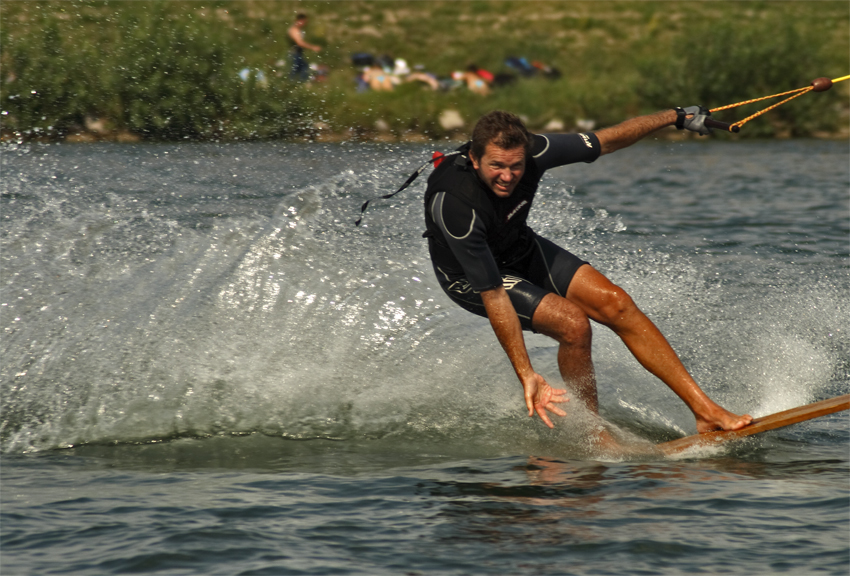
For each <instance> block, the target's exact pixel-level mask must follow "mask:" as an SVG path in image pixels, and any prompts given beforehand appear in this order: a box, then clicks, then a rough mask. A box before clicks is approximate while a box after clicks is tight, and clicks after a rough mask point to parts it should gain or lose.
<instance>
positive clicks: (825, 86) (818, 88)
mask: <svg viewBox="0 0 850 576" xmlns="http://www.w3.org/2000/svg"><path fill="white" fill-rule="evenodd" d="M848 78H850V76H842V77H841V78H835V79H834V80H830V79H829V78H818V79H816V80H814V81H813V82H812V83H811V84H809V85H808V86H804V87H803V88H797V89H796V90H789V91H788V92H781V93H779V94H772V95H770V96H763V97H762V98H754V99H752V100H744V101H743V102H736V103H735V104H729V105H728V106H721V107H719V108H712V109H711V110H710V112H712V113H713V112H720V111H721V110H731V109H732V108H737V107H738V106H746V105H747V104H753V103H755V102H762V101H764V100H770V99H771V98H780V97H782V96H788V95H789V94H790V95H791V96H788V98H786V99H785V100H783V101H782V102H777V103H776V104H774V105H772V106H768V107H767V108H765V109H764V110H759V111H758V112H756V113H755V114H753V115H751V116H747V117H746V118H744V119H743V120H738V121H737V122H732V123H731V124H729V123H726V122H717V121H711V122H710V123H709V122H706V126H710V127H711V128H719V129H721V130H728V131H729V132H738V131H740V130H741V126H743V125H744V124H746V123H747V122H749V121H750V120H752V119H753V118H758V117H759V116H761V115H762V114H764V113H765V112H770V111H771V110H773V109H774V108H778V107H779V106H782V105H783V104H785V103H786V102H790V101H791V100H793V99H794V98H797V97H799V96H802V95H803V94H806V93H807V92H826V91H827V90H829V89H830V88H832V85H833V84H837V83H838V82H843V81H845V80H847V79H848Z"/></svg>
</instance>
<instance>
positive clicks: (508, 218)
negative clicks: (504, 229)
mask: <svg viewBox="0 0 850 576" xmlns="http://www.w3.org/2000/svg"><path fill="white" fill-rule="evenodd" d="M526 204H528V200H523V201H522V202H520V203H519V204H517V206H516V208H514V209H513V210H511V211H510V213H509V214H508V217H507V218H505V222H507V221H508V220H510V219H511V218H513V217H514V216H516V213H517V212H519V211H520V210H522V207H523V206H525V205H526Z"/></svg>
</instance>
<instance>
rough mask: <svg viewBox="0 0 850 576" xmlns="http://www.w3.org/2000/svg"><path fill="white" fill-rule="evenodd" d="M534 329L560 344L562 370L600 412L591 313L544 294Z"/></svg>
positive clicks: (597, 411) (559, 361) (552, 295)
mask: <svg viewBox="0 0 850 576" xmlns="http://www.w3.org/2000/svg"><path fill="white" fill-rule="evenodd" d="M532 324H533V326H534V329H535V330H536V331H537V332H539V333H541V334H544V335H546V336H549V337H550V338H554V339H555V340H556V341H557V342H558V344H559V347H558V370H559V371H560V373H561V378H563V380H564V382H565V383H567V384H569V385H570V386H571V387H572V388H573V389H574V390H575V392H576V394H577V395H578V396H579V398H580V399H581V400H582V401H583V402H584V403H585V404H586V405H587V407H588V408H589V409H590V410H592V411H593V412H594V413H597V414H598V413H599V398H598V395H597V392H596V373H595V372H594V370H593V359H592V357H591V337H592V333H591V327H590V322H589V321H588V319H587V315H586V314H585V313H584V312H583V311H582V310H581V309H580V308H579V307H578V306H576V305H575V304H573V303H572V302H570V301H569V300H566V299H565V298H561V297H560V296H557V295H556V294H547V295H546V296H544V297H543V300H541V302H540V304H539V305H538V306H537V310H535V312H534V318H533V320H532Z"/></svg>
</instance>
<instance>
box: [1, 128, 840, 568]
mask: <svg viewBox="0 0 850 576" xmlns="http://www.w3.org/2000/svg"><path fill="white" fill-rule="evenodd" d="M718 140H719V138H718V139H716V140H715V141H708V140H705V141H695V142H688V143H675V144H673V143H659V142H646V143H641V144H639V145H636V146H634V147H632V148H630V149H628V150H623V151H621V152H618V153H617V154H615V155H613V156H607V157H604V158H602V159H600V160H599V161H597V162H596V163H594V164H591V165H583V164H582V165H576V166H570V167H563V168H559V169H556V170H553V171H551V172H550V173H549V174H548V175H547V176H546V178H545V179H544V181H543V185H542V188H541V191H540V193H539V195H538V198H537V200H536V203H535V207H534V209H533V210H532V224H533V227H534V228H535V229H536V230H537V231H538V232H540V233H542V234H544V235H546V236H547V237H550V238H552V239H553V240H555V241H557V242H558V243H560V244H561V245H563V246H565V247H566V248H568V249H570V250H571V251H573V252H575V253H577V254H578V255H580V256H581V257H583V258H584V259H586V260H589V261H590V262H591V263H593V264H594V266H595V267H596V268H598V269H600V270H601V271H603V272H604V273H605V274H607V275H608V276H609V277H610V278H611V279H612V280H614V281H615V282H616V283H618V284H620V285H621V286H623V287H624V288H626V289H627V290H628V291H629V293H630V294H631V295H632V296H633V298H634V299H635V300H636V301H637V303H638V305H639V306H640V307H641V308H642V309H643V310H644V311H645V312H647V314H648V315H649V316H650V317H651V318H652V319H653V320H655V322H656V323H657V324H658V325H659V327H660V328H661V329H662V331H663V332H664V333H665V334H666V335H667V337H668V339H669V340H670V341H671V343H672V344H673V346H674V348H676V350H677V351H678V352H679V354H680V355H681V357H682V359H683V360H684V362H685V364H686V365H687V366H688V368H689V369H690V370H691V372H692V373H693V374H694V376H695V377H696V378H697V380H698V381H699V382H700V383H701V385H702V386H703V387H704V388H705V389H706V391H707V392H708V393H709V394H710V395H711V396H712V397H713V398H715V399H716V400H718V401H719V402H720V403H722V404H724V405H725V406H727V407H729V408H730V409H732V410H737V411H741V412H744V411H747V412H750V413H752V414H753V415H755V416H762V415H766V414H769V413H772V412H776V411H779V410H784V409H787V408H791V407H794V406H797V405H801V404H805V403H809V402H813V401H816V400H821V399H824V398H829V397H832V396H836V395H839V394H846V393H848V391H850V360H848V359H850V337H848V333H847V329H848V325H849V324H848V304H847V303H848V302H850V281H848V266H847V265H848V256H850V254H848V248H850V243H849V242H848V239H849V238H850V213H848V190H850V149H848V144H847V143H846V142H811V141H790V142H765V143H737V142H720V141H718ZM448 146H449V145H446V146H445V147H444V148H448ZM431 151H432V148H430V147H424V146H421V145H409V146H385V145H363V144H346V145H296V144H256V143H252V144H232V145H213V144H210V145H110V144H97V145H50V146H47V145H32V146H19V147H7V148H5V149H3V150H2V204H0V206H2V212H0V222H2V228H0V231H1V233H2V236H0V241H2V244H0V258H2V292H0V327H2V349H0V354H2V355H0V385H1V386H2V416H1V417H0V463H2V467H0V479H2V490H0V499H2V522H0V536H2V540H0V546H2V551H1V552H2V553H1V554H0V570H2V573H3V574H4V575H5V574H22V575H26V574H128V573H161V574H210V575H213V574H221V575H232V574H316V575H325V574H370V575H371V574H525V573H540V574H685V573H708V574H718V573H724V574H725V573H729V574H773V573H789V574H810V573H823V574H840V575H842V576H843V575H846V574H847V571H848V568H850V546H848V542H849V541H850V506H848V497H849V496H850V490H848V485H850V464H849V463H850V453H849V452H848V450H850V433H848V432H849V431H848V415H847V413H846V412H844V413H839V414H834V415H830V416H826V417H823V418H819V419H816V420H812V421H809V422H806V423H803V424H799V425H796V426H792V427H789V428H785V429H781V430H777V431H773V432H769V433H765V434H761V435H758V436H754V437H752V438H750V439H749V440H746V441H744V442H741V443H738V444H734V445H731V446H727V447H725V448H716V449H712V450H706V449H704V450H701V451H695V452H690V453H686V454H684V455H683V456H681V457H677V458H675V459H664V458H660V457H657V456H647V455H645V454H646V453H647V448H648V447H649V446H650V445H651V444H653V443H657V442H661V441H665V440H670V439H673V438H677V437H679V436H683V435H687V434H691V433H693V432H694V423H693V419H692V418H691V417H690V413H689V412H688V410H687V409H686V408H685V406H684V405H683V404H682V403H681V402H680V401H679V400H678V399H677V398H676V397H675V395H673V394H672V393H671V392H670V391H669V390H668V389H667V388H666V387H665V386H664V385H663V384H661V383H659V382H658V381H656V380H655V379H654V378H653V377H651V376H650V375H648V374H646V373H645V372H644V371H643V370H642V368H641V367H640V366H639V365H638V364H637V363H636V361H635V360H634V359H633V358H632V357H631V356H630V355H629V353H628V351H627V350H626V349H625V347H624V346H623V345H622V343H621V342H620V341H619V340H618V339H617V338H616V337H614V336H613V335H612V334H611V333H610V332H608V331H607V330H606V329H604V328H603V327H599V326H598V327H596V328H595V332H594V358H595V362H596V369H597V373H598V378H599V387H600V401H601V416H602V420H597V419H595V418H593V417H591V416H590V415H588V414H586V413H583V412H582V410H581V409H580V408H579V407H578V406H577V405H568V412H569V415H568V416H567V417H566V418H564V419H557V420H556V427H555V429H554V430H549V429H548V428H546V427H544V426H543V425H542V424H541V423H540V421H539V420H538V419H534V420H531V419H529V418H528V417H527V415H526V414H525V410H524V407H523V401H522V394H521V388H520V386H519V384H518V383H517V382H516V378H515V376H514V375H513V372H512V370H511V368H510V364H509V363H508V361H507V359H506V358H505V356H504V353H503V352H502V351H501V349H500V347H499V345H498V343H497V342H496V340H495V337H494V336H493V334H492V330H491V329H490V327H489V325H488V324H487V323H486V321H483V320H482V319H479V318H477V317H474V316H472V315H469V314H467V313H466V312H464V311H462V310H460V309H458V308H455V307H453V306H452V304H451V303H450V302H449V301H448V299H447V298H446V297H445V296H444V295H443V294H442V292H441V291H440V289H439V287H438V285H437V283H436V281H435V279H434V277H433V272H432V271H431V267H430V263H429V260H428V257H427V253H426V249H425V244H424V240H423V239H422V238H421V232H422V230H423V224H422V205H421V196H422V192H423V190H424V180H425V177H424V176H423V177H422V178H420V180H419V181H417V183H416V184H415V185H414V186H413V187H411V188H410V189H408V190H407V191H405V192H403V193H402V194H401V195H399V196H397V197H395V198H393V199H392V200H379V201H376V202H374V203H373V204H372V205H371V206H370V209H369V211H368V212H367V215H366V219H365V223H364V225H363V226H362V227H360V228H356V227H354V226H353V221H354V220H355V219H356V218H357V216H358V215H359V208H360V205H361V204H362V203H363V201H364V200H366V199H368V198H372V197H375V196H378V195H381V194H384V193H387V192H391V191H392V190H394V189H395V187H396V186H398V185H399V184H400V183H401V182H403V181H404V179H405V178H406V177H407V175H408V174H409V173H410V172H412V171H413V170H414V169H415V168H416V167H417V166H418V165H419V164H420V163H421V162H422V161H424V159H427V158H428V157H429V156H430V153H431ZM527 344H528V347H529V351H530V354H531V357H532V361H533V362H534V364H535V367H536V368H537V369H538V371H540V372H541V373H543V374H544V375H545V376H547V377H548V378H550V380H551V379H557V378H558V376H557V374H558V371H557V364H556V358H555V353H556V348H555V346H554V345H553V342H552V341H550V340H547V339H546V338H544V337H542V336H538V335H528V336H527ZM599 425H604V426H607V427H608V428H609V429H610V430H611V431H612V433H613V434H614V435H615V436H617V437H618V438H619V439H620V440H621V441H622V442H623V443H624V444H626V445H628V446H630V447H632V448H633V449H634V453H635V454H636V455H634V456H625V457H617V458H614V457H611V456H610V455H607V456H606V455H604V454H601V453H599V452H597V451H596V449H595V447H594V446H593V445H592V444H591V443H589V442H588V441H587V438H588V433H589V432H590V431H591V430H593V429H594V428H595V427H597V426H599ZM641 453H643V454H644V455H643V456H641V455H639V454H641Z"/></svg>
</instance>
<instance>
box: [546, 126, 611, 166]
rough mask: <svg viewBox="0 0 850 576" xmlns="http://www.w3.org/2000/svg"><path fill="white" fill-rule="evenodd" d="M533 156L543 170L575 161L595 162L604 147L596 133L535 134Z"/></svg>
mask: <svg viewBox="0 0 850 576" xmlns="http://www.w3.org/2000/svg"><path fill="white" fill-rule="evenodd" d="M533 138H534V141H533V142H532V146H531V156H532V157H533V158H534V160H535V162H537V166H538V167H539V168H540V170H541V171H546V170H549V169H550V168H555V167H556V166H565V165H567V164H573V163H575V162H593V161H594V160H596V159H597V158H599V154H600V153H601V152H602V147H601V146H600V144H599V139H598V138H597V137H596V134H593V133H592V132H591V133H587V134H584V133H582V134H535V135H534V136H533Z"/></svg>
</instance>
